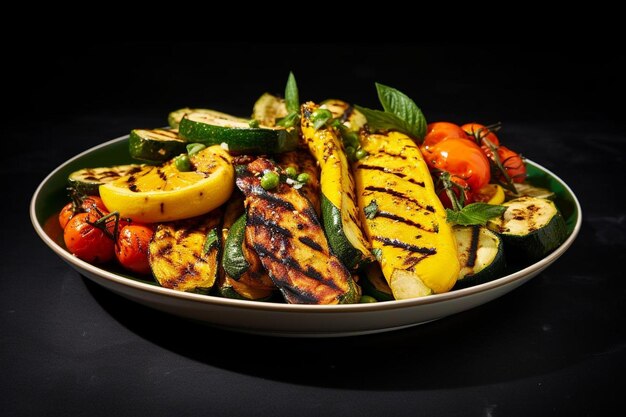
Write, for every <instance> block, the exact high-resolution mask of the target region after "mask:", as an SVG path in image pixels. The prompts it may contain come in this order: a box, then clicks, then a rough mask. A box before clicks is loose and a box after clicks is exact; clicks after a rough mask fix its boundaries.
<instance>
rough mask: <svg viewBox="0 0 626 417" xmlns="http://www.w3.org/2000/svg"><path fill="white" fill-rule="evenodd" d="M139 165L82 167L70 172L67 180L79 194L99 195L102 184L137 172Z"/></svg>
mask: <svg viewBox="0 0 626 417" xmlns="http://www.w3.org/2000/svg"><path fill="white" fill-rule="evenodd" d="M141 168H142V166H141V165H134V164H131V165H117V166H113V167H103V168H83V169H79V170H78V171H74V172H72V173H71V174H70V175H69V176H68V177H67V181H68V183H69V185H70V187H72V188H75V189H76V191H78V193H79V194H87V195H99V194H100V192H99V188H100V186H101V185H102V184H105V183H107V182H112V181H115V180H116V179H118V178H120V177H123V176H125V175H129V174H132V173H134V172H139V171H140V170H141Z"/></svg>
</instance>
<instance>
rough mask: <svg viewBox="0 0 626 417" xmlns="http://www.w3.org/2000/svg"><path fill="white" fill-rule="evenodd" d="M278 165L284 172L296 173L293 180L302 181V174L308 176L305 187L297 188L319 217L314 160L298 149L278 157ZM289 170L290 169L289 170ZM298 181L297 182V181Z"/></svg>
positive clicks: (317, 174)
mask: <svg viewBox="0 0 626 417" xmlns="http://www.w3.org/2000/svg"><path fill="white" fill-rule="evenodd" d="M278 164H279V165H280V166H281V167H282V168H283V170H285V171H290V172H291V171H293V172H295V173H296V176H295V179H297V178H300V180H302V179H304V178H305V177H304V176H303V175H304V174H306V175H308V180H307V181H306V186H305V187H301V188H299V191H300V194H302V195H304V196H305V197H306V198H308V199H309V201H310V202H311V205H312V206H313V208H314V209H315V213H316V214H317V216H318V217H319V216H320V213H321V211H320V210H321V209H320V181H319V177H320V175H319V172H320V170H319V168H318V166H317V163H316V161H315V158H313V156H312V155H311V153H310V152H309V151H308V150H306V149H298V150H297V151H293V152H285V153H283V154H281V155H280V156H279V157H278ZM290 168H291V169H290ZM298 181H299V180H298Z"/></svg>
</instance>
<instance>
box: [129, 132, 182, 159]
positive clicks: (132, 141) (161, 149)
mask: <svg viewBox="0 0 626 417" xmlns="http://www.w3.org/2000/svg"><path fill="white" fill-rule="evenodd" d="M128 151H129V152H130V156H131V157H133V158H135V159H139V160H142V161H147V162H154V163H158V162H163V161H167V160H168V159H171V158H173V157H175V156H176V155H179V154H181V153H183V152H185V141H184V140H183V139H181V138H180V137H179V136H178V133H177V132H175V131H173V130H165V129H151V130H147V129H134V130H132V131H131V132H130V136H129V137H128Z"/></svg>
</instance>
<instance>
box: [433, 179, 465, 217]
mask: <svg viewBox="0 0 626 417" xmlns="http://www.w3.org/2000/svg"><path fill="white" fill-rule="evenodd" d="M450 181H452V182H453V183H454V184H456V185H457V186H458V187H457V186H453V188H452V189H451V190H452V192H453V193H454V194H455V195H456V199H457V201H458V202H459V203H462V204H463V205H464V206H466V205H468V204H470V203H471V202H472V201H473V197H472V195H471V194H470V189H469V186H468V185H467V182H466V181H465V180H464V179H462V178H459V177H455V176H451V177H450ZM461 192H462V193H463V199H462V198H461ZM438 195H439V200H441V204H443V206H444V207H445V208H449V209H453V208H454V205H453V204H452V202H451V201H450V197H449V196H448V193H447V191H446V190H445V188H444V189H442V190H440V191H439V192H438Z"/></svg>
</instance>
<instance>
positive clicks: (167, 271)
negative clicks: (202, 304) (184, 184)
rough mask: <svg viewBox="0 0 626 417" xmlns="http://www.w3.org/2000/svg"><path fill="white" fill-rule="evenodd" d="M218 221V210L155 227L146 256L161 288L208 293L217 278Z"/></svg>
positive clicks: (219, 215) (219, 234)
mask: <svg viewBox="0 0 626 417" xmlns="http://www.w3.org/2000/svg"><path fill="white" fill-rule="evenodd" d="M221 221H222V211H221V210H219V209H218V210H214V211H212V212H211V213H208V214H206V215H204V216H199V217H195V218H192V219H186V220H180V221H176V222H169V223H162V224H160V225H159V226H158V227H157V229H156V231H155V233H154V236H153V237H152V240H151V241H150V246H149V250H148V254H149V260H150V268H151V269H152V274H153V275H154V277H155V279H156V280H157V282H158V283H159V284H160V285H161V286H162V287H165V288H171V289H174V290H177V291H188V292H196V293H200V294H208V292H209V291H210V290H211V288H212V287H213V285H214V284H215V281H216V280H217V277H218V271H219V261H218V259H219V253H220V239H221V231H220V223H221Z"/></svg>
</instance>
